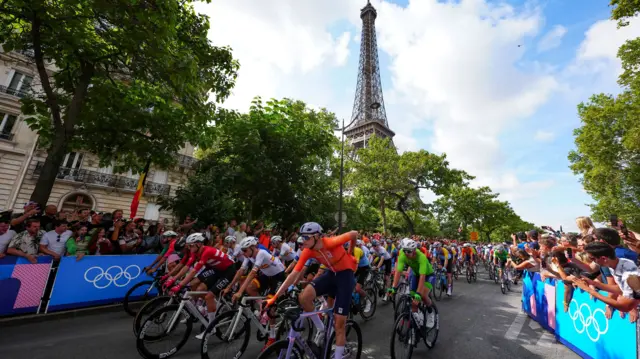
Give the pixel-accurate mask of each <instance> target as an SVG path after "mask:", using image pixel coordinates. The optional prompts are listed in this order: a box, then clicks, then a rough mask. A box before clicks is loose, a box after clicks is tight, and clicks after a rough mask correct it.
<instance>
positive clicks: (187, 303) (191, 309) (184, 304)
mask: <svg viewBox="0 0 640 359" xmlns="http://www.w3.org/2000/svg"><path fill="white" fill-rule="evenodd" d="M207 293H208V292H186V293H184V296H182V298H181V301H180V305H179V306H178V311H177V312H176V314H175V315H174V316H173V317H171V321H170V322H169V326H168V327H167V333H168V332H170V331H172V330H173V326H174V325H175V324H176V322H177V321H178V317H180V313H182V310H183V309H186V310H187V312H188V313H189V315H191V316H193V317H195V318H196V319H198V321H199V322H200V323H202V325H204V326H205V327H206V326H207V325H208V324H209V321H208V320H207V319H206V318H205V317H203V316H202V314H201V313H200V311H199V310H198V308H196V306H195V304H193V303H192V302H191V300H190V299H191V298H192V296H196V295H206V294H207Z"/></svg>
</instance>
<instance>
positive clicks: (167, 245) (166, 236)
mask: <svg viewBox="0 0 640 359" xmlns="http://www.w3.org/2000/svg"><path fill="white" fill-rule="evenodd" d="M177 239H178V233H176V232H174V231H166V232H164V233H162V244H163V245H164V248H163V249H162V252H160V254H158V256H157V257H156V259H155V260H154V261H153V263H151V264H150V265H149V266H147V267H144V268H142V271H143V272H147V274H148V275H152V274H153V273H154V272H156V271H157V270H158V268H160V267H161V266H162V265H163V264H164V263H165V262H166V261H167V259H168V258H169V256H170V255H171V254H173V253H175V252H176V251H175V249H174V245H175V243H176V240H177ZM177 252H181V251H177Z"/></svg>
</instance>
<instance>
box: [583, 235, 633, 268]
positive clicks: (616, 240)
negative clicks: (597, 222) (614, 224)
mask: <svg viewBox="0 0 640 359" xmlns="http://www.w3.org/2000/svg"><path fill="white" fill-rule="evenodd" d="M593 236H594V237H595V239H596V240H598V241H602V242H605V243H607V244H608V245H610V246H611V247H612V248H614V249H615V252H616V257H618V258H625V259H628V260H630V261H632V262H633V263H638V253H636V252H634V251H632V250H630V249H627V248H625V247H624V246H622V245H621V244H620V242H621V241H620V235H619V234H618V231H616V230H615V229H613V228H597V229H596V230H594V231H593Z"/></svg>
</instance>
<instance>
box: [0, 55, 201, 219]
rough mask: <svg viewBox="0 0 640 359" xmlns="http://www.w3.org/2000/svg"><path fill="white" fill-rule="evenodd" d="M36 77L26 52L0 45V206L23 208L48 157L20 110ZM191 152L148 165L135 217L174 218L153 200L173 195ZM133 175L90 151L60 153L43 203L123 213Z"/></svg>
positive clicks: (188, 169) (190, 161) (135, 178)
mask: <svg viewBox="0 0 640 359" xmlns="http://www.w3.org/2000/svg"><path fill="white" fill-rule="evenodd" d="M48 70H49V71H52V72H53V71H55V67H54V66H53V65H51V66H49V69H48ZM38 82H39V81H38V75H37V72H36V69H35V66H34V65H33V63H32V60H31V59H30V57H29V54H28V53H18V52H10V53H5V52H4V51H2V49H1V47H0V210H8V209H13V210H15V211H21V210H22V207H23V205H24V203H26V202H27V201H28V200H29V197H30V196H31V193H32V192H33V189H34V188H35V184H36V181H37V179H38V176H39V175H40V170H41V168H42V165H43V164H44V161H45V159H46V157H47V153H46V150H45V149H43V148H41V147H39V146H38V135H37V133H35V132H34V131H32V130H31V129H30V128H29V127H28V126H27V123H26V122H25V121H24V118H23V117H22V115H21V111H20V106H21V103H20V99H21V98H22V97H24V96H25V95H26V94H27V93H28V92H29V91H30V90H31V89H32V88H37V86H39V84H38ZM193 152H194V148H193V146H191V145H190V144H185V146H184V147H183V148H182V149H181V150H180V152H179V153H178V154H177V155H176V156H177V160H178V161H177V165H176V166H175V167H174V168H172V169H170V170H164V169H159V168H153V167H152V168H151V170H150V172H149V176H148V177H147V181H146V185H145V191H144V195H143V197H142V198H141V200H140V205H139V207H138V213H137V216H136V217H140V218H142V217H144V218H145V219H147V220H151V221H157V220H159V219H163V220H165V222H167V223H172V222H173V216H172V214H171V213H169V212H165V211H160V210H159V205H158V204H157V203H156V201H157V199H158V197H159V196H161V195H163V196H166V195H173V194H174V193H175V190H176V189H177V188H178V187H179V186H180V185H182V184H183V183H185V182H186V180H187V177H188V175H189V174H190V172H191V171H192V169H193V166H194V165H195V163H196V162H197V160H196V159H195V158H193ZM138 178H139V175H137V174H136V175H133V174H131V173H125V174H114V173H113V168H112V167H106V168H105V167H100V166H99V161H98V158H97V157H96V156H95V155H93V154H90V153H81V152H71V153H68V154H67V155H66V156H65V158H64V161H63V163H62V166H61V167H60V169H59V171H58V175H57V179H56V182H55V184H54V186H53V189H52V191H51V196H50V197H49V202H48V203H47V204H50V205H55V206H56V207H57V208H58V210H74V209H81V208H88V209H92V210H96V211H103V212H112V211H114V210H116V209H121V210H123V211H124V215H125V217H128V216H129V207H130V204H131V200H132V199H133V194H134V193H135V190H136V187H137V183H138Z"/></svg>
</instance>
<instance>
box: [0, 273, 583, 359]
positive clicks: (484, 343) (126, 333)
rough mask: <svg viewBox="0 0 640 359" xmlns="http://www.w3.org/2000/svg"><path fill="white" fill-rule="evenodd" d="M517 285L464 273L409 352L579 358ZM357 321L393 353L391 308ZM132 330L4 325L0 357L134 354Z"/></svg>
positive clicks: (188, 353)
mask: <svg viewBox="0 0 640 359" xmlns="http://www.w3.org/2000/svg"><path fill="white" fill-rule="evenodd" d="M520 289H521V286H520V285H518V286H516V287H514V288H513V291H512V292H510V293H507V295H503V294H502V293H501V292H500V288H499V287H498V286H497V285H496V284H494V283H493V282H492V281H489V280H488V278H487V275H486V274H485V273H480V275H479V279H478V282H477V283H471V284H468V283H467V282H466V280H464V279H463V278H462V277H461V278H460V280H458V281H456V282H455V284H454V294H453V296H452V297H451V298H444V297H443V299H442V301H440V302H438V309H439V311H440V334H439V337H438V341H437V343H436V345H435V347H434V348H433V349H431V350H428V349H427V348H426V347H425V346H424V344H423V343H421V344H420V345H419V346H418V349H417V350H416V351H415V352H414V355H413V357H414V358H421V357H429V358H447V359H448V358H474V359H483V358H487V359H496V358H505V359H506V358H558V359H560V358H562V359H573V358H579V356H578V355H576V354H575V353H573V352H572V351H571V350H569V349H567V348H566V347H564V346H563V345H562V344H559V343H556V342H555V339H554V337H553V335H551V334H549V333H548V332H546V331H544V330H543V329H542V328H541V327H540V326H539V325H538V324H537V323H536V322H534V321H532V320H531V319H530V318H529V317H528V316H526V315H525V314H524V313H522V311H521V310H520V308H521V305H520V295H521V290H520ZM358 321H359V324H360V326H361V328H362V332H363V342H364V351H363V355H362V357H361V358H363V359H365V358H366V359H371V358H375V359H386V358H390V353H389V338H390V331H391V328H392V326H393V314H392V307H391V305H385V306H379V307H378V310H377V312H376V316H375V319H373V320H371V321H369V322H363V321H362V320H361V319H358ZM1 326H3V325H2V324H1V323H0V327H1ZM131 328H132V318H131V317H129V316H128V315H127V314H126V313H124V311H122V312H115V313H114V312H109V313H99V312H98V313H95V314H90V315H84V316H77V317H68V318H61V319H56V320H47V321H42V322H36V323H29V324H16V323H12V324H11V325H10V326H7V327H5V328H3V330H2V335H1V336H0V348H2V349H1V350H2V357H3V358H8V359H23V358H24V359H50V358H65V359H87V358H90V359H103V358H104V359H116V358H117V359H137V358H140V356H139V354H138V351H137V350H136V346H135V338H134V336H133V333H132V330H131ZM254 333H255V331H252V342H251V343H250V345H249V348H248V349H247V351H246V352H245V354H244V355H243V356H242V358H251V359H253V358H256V357H257V355H258V353H259V351H260V349H261V345H260V344H259V343H257V342H256V341H255V335H254ZM195 334H197V333H194V335H195ZM192 337H193V335H192ZM199 347H200V346H199V343H198V341H197V340H195V339H191V340H190V341H189V342H188V343H187V344H186V345H185V346H184V347H183V348H182V350H181V351H180V352H179V353H177V354H176V355H175V356H173V358H176V359H195V358H199V357H200V356H199V354H198V352H199ZM220 359H226V358H220Z"/></svg>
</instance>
